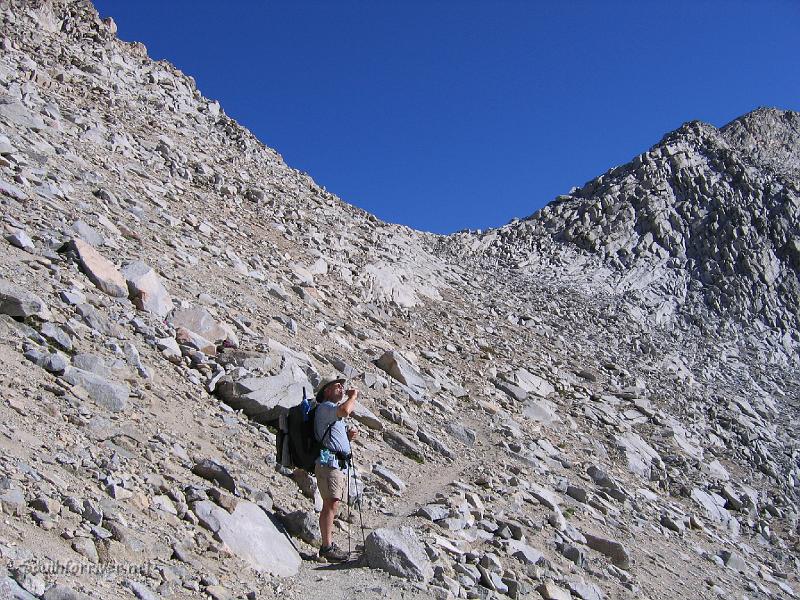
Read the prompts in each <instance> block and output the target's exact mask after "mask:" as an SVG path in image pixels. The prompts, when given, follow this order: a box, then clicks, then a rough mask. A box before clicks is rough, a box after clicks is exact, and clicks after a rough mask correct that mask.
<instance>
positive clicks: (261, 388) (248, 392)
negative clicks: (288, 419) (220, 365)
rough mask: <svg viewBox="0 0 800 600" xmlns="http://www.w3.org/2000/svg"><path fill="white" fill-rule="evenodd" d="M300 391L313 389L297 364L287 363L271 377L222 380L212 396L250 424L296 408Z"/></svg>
mask: <svg viewBox="0 0 800 600" xmlns="http://www.w3.org/2000/svg"><path fill="white" fill-rule="evenodd" d="M303 388H305V389H306V390H311V389H312V388H313V386H312V385H311V383H310V382H309V381H308V378H307V377H306V374H305V372H304V371H303V370H302V369H301V368H300V367H299V366H298V365H297V364H295V363H293V362H287V363H285V366H284V368H283V369H282V370H281V372H280V373H278V374H277V375H274V376H272V377H245V378H243V379H239V380H237V381H232V380H230V379H226V378H223V379H222V380H221V381H220V382H219V384H217V387H216V392H217V394H218V395H219V396H220V397H221V398H222V399H223V400H224V401H225V403H226V404H228V405H229V406H231V407H232V408H233V409H235V410H241V411H244V414H246V415H247V416H248V417H250V418H251V419H253V420H254V421H258V422H261V423H267V422H270V421H273V420H275V419H277V418H278V417H279V416H280V415H281V414H283V413H285V412H286V411H287V410H288V409H289V408H291V407H292V406H294V405H295V404H298V403H299V402H300V401H301V400H302V399H303Z"/></svg>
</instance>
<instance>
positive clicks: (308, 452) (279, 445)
mask: <svg viewBox="0 0 800 600" xmlns="http://www.w3.org/2000/svg"><path fill="white" fill-rule="evenodd" d="M316 415H317V403H316V402H315V401H313V400H309V399H308V398H306V390H305V388H303V400H302V402H300V403H299V404H297V405H295V406H292V407H291V408H290V409H289V410H288V411H287V413H286V414H285V415H282V416H281V417H280V420H279V426H278V435H277V437H276V439H275V443H276V451H277V456H276V460H277V462H278V463H279V464H280V465H283V466H284V467H290V468H291V467H298V468H300V469H303V470H304V471H307V472H308V473H312V474H313V473H314V463H315V462H316V460H317V457H318V456H319V453H320V450H321V449H322V443H321V442H320V441H319V440H317V438H316V436H315V435H314V419H315V417H316ZM331 427H333V423H331V425H329V426H328V431H326V432H325V435H328V433H329V432H330V429H331ZM325 435H323V439H324V437H325Z"/></svg>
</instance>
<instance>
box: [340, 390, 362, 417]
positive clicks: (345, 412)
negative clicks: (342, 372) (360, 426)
mask: <svg viewBox="0 0 800 600" xmlns="http://www.w3.org/2000/svg"><path fill="white" fill-rule="evenodd" d="M346 393H347V400H345V401H344V402H342V403H341V404H340V405H339V406H337V407H336V416H337V417H339V418H340V419H344V418H345V417H349V416H350V413H352V412H353V411H354V410H355V409H356V398H358V390H347V392H346Z"/></svg>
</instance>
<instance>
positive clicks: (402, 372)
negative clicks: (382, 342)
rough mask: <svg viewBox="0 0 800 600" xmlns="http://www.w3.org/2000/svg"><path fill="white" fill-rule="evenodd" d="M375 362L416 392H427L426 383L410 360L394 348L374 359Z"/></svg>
mask: <svg viewBox="0 0 800 600" xmlns="http://www.w3.org/2000/svg"><path fill="white" fill-rule="evenodd" d="M375 364H376V365H377V366H378V367H379V368H380V369H383V370H384V371H386V372H387V373H388V374H389V375H390V376H391V377H392V378H393V379H396V380H397V381H399V382H400V383H402V384H405V385H406V386H408V387H410V388H411V389H413V390H415V391H417V392H422V393H424V392H427V391H428V383H427V382H426V381H425V378H424V377H423V376H422V373H420V372H419V371H417V370H416V369H415V368H414V367H413V366H412V365H411V363H410V362H408V361H407V360H406V359H405V358H403V357H402V356H401V355H400V354H399V353H398V352H396V351H394V350H387V351H386V352H384V353H383V355H382V356H381V357H380V358H379V359H378V360H377V361H375Z"/></svg>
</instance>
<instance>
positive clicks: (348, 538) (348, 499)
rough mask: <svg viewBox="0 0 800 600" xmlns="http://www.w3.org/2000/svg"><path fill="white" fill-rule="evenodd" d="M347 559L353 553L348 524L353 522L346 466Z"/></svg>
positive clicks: (348, 471)
mask: <svg viewBox="0 0 800 600" xmlns="http://www.w3.org/2000/svg"><path fill="white" fill-rule="evenodd" d="M346 477H347V559H348V560H349V559H350V554H351V553H352V552H353V550H352V545H351V542H350V538H351V536H352V534H351V532H350V522H351V521H352V520H353V516H352V512H351V508H350V504H351V500H350V465H347V475H346Z"/></svg>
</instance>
